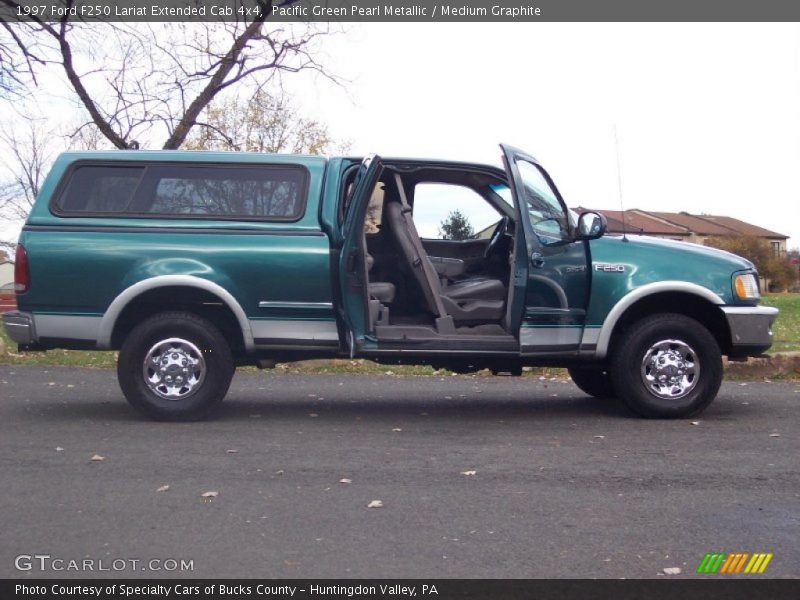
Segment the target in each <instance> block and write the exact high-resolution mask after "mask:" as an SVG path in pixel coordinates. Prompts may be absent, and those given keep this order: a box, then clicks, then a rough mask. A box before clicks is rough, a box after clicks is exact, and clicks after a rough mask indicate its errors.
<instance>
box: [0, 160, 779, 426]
mask: <svg viewBox="0 0 800 600" xmlns="http://www.w3.org/2000/svg"><path fill="white" fill-rule="evenodd" d="M501 148H502V153H503V164H504V169H501V168H497V167H494V166H488V165H482V164H468V163H458V162H450V161H437V160H422V159H419V160H418V159H388V158H386V159H384V158H380V157H378V156H370V157H367V158H364V159H363V160H362V159H359V158H346V157H337V158H323V157H317V156H294V155H265V154H248V153H214V152H182V151H153V152H151V151H113V152H74V153H73V152H71V153H65V154H62V155H61V156H60V157H59V158H58V159H57V160H56V162H55V164H54V166H53V168H52V170H51V172H50V174H49V176H48V177H47V180H46V181H45V183H44V185H43V186H42V189H41V193H40V194H39V197H38V199H37V201H36V203H35V206H34V207H33V210H32V211H31V213H30V216H29V218H28V220H27V223H26V224H25V227H24V229H23V231H22V235H21V237H20V240H19V246H18V247H17V255H16V276H15V279H16V281H15V286H16V292H17V304H18V308H19V310H18V311H14V312H10V313H6V314H5V315H4V317H3V320H4V325H5V328H6V331H7V332H8V335H9V336H10V337H11V338H12V339H13V340H14V341H15V342H17V343H18V344H19V346H20V349H22V350H26V349H28V350H34V349H35V350H45V349H48V348H72V349H108V350H119V361H118V377H119V383H120V386H121V388H122V391H123V393H124V394H125V397H126V398H127V399H128V401H129V402H130V403H131V404H132V405H133V406H134V407H136V408H137V409H138V410H140V411H141V412H142V413H144V414H145V415H147V416H149V417H152V418H155V419H166V420H188V419H197V418H201V417H203V416H205V415H206V414H208V412H209V411H210V410H211V409H213V408H214V407H215V406H216V405H218V404H219V403H220V402H221V401H222V399H223V398H224V396H225V394H226V393H227V390H228V387H229V385H230V382H231V378H232V377H233V373H234V370H235V368H236V366H237V365H258V366H261V367H269V366H274V365H275V363H276V362H277V361H281V362H286V361H292V360H303V359H309V358H323V357H363V358H367V359H370V360H373V361H377V362H381V363H387V364H397V363H411V364H428V365H432V366H434V367H437V368H438V367H444V368H448V369H452V370H454V371H457V372H471V371H476V370H479V369H490V370H491V371H492V372H494V373H498V372H503V373H511V374H516V375H519V374H520V373H521V372H522V368H523V367H524V366H527V365H548V366H561V367H566V368H568V369H569V372H570V375H571V376H572V378H573V380H574V381H575V383H576V384H577V385H578V387H580V388H581V389H582V390H583V391H584V392H586V393H588V394H590V395H592V396H596V397H600V398H602V397H618V398H620V399H622V400H623V401H624V402H625V404H627V406H629V407H630V409H632V410H633V411H634V412H636V413H637V414H639V415H642V416H645V417H667V418H669V417H685V416H689V415H693V414H696V413H698V412H700V411H701V410H703V409H704V408H705V407H706V406H708V404H709V403H710V402H711V401H712V400H713V399H714V397H715V396H716V394H717V391H718V389H719V386H720V382H721V380H722V355H727V356H728V357H729V358H731V359H740V358H743V357H747V356H753V355H757V354H760V353H762V352H764V351H765V350H767V349H768V348H769V347H770V344H771V343H772V332H771V326H772V323H773V321H774V319H775V317H776V315H777V310H776V309H773V308H767V307H762V306H759V305H758V302H759V297H760V295H759V284H758V275H757V273H756V271H755V269H754V268H753V265H752V264H751V263H750V262H748V261H747V260H745V259H743V258H741V257H738V256H735V255H732V254H728V253H726V252H721V251H718V250H713V249H711V248H706V247H703V246H697V245H693V244H687V243H682V242H672V241H668V240H660V239H654V238H644V237H634V236H622V237H612V236H610V235H609V236H604V233H605V228H606V222H605V218H604V217H603V216H602V215H601V214H599V213H595V212H585V213H582V214H579V215H578V214H575V213H574V212H573V211H571V210H570V209H569V208H567V205H566V204H565V203H564V200H563V198H562V197H561V195H560V194H559V192H558V190H557V189H556V187H555V185H554V183H553V181H552V179H551V178H550V176H549V175H548V174H547V172H546V171H545V170H544V169H543V168H542V167H541V165H540V164H539V163H538V162H537V161H536V160H535V159H534V158H532V157H531V156H529V155H527V154H525V153H524V152H522V151H520V150H518V149H516V148H513V147H510V146H505V145H502V146H501ZM455 209H457V210H458V212H457V213H454V212H453V211H454V210H455ZM448 219H449V220H448ZM476 229H478V231H477V233H475V230H476Z"/></svg>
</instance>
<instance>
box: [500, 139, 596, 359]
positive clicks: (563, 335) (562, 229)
mask: <svg viewBox="0 0 800 600" xmlns="http://www.w3.org/2000/svg"><path fill="white" fill-rule="evenodd" d="M500 147H501V148H502V150H503V161H504V163H505V168H506V173H507V174H508V179H509V183H510V185H511V191H512V192H513V196H514V203H515V205H516V209H517V217H518V219H519V222H520V223H521V224H522V228H518V230H520V229H521V230H524V234H525V242H524V244H523V245H521V247H520V245H518V246H517V247H518V250H517V268H516V272H517V274H518V275H519V274H520V273H523V272H525V273H526V275H523V278H524V282H522V285H523V286H524V291H523V292H522V293H521V294H522V297H523V301H522V303H521V304H522V306H520V309H521V310H519V312H518V313H517V314H520V316H521V322H520V324H519V327H520V329H519V332H520V333H519V341H520V351H521V352H522V354H528V355H531V354H548V355H549V354H553V353H577V351H578V349H579V346H580V341H581V337H582V335H583V327H584V323H585V320H586V306H587V302H588V294H589V277H590V273H589V269H588V258H589V256H588V244H587V243H586V242H583V241H576V240H575V235H574V233H575V232H574V224H573V223H572V221H571V217H570V213H569V209H568V208H567V206H566V204H565V203H564V200H563V198H562V197H561V194H559V192H558V189H557V188H556V186H555V184H554V183H553V181H552V179H550V176H549V175H548V174H547V172H546V171H545V170H544V169H543V168H542V167H541V165H539V163H538V161H537V160H536V159H535V158H533V157H532V156H530V155H528V154H526V153H525V152H523V151H522V150H519V149H517V148H514V147H512V146H507V145H505V144H500ZM526 250H527V252H525V251H526ZM523 252H524V254H523ZM521 261H522V262H524V264H520V262H521ZM514 284H515V287H516V286H517V285H519V284H520V282H519V281H518V280H517V279H516V278H515V282H514ZM515 291H516V290H515ZM515 300H516V294H515Z"/></svg>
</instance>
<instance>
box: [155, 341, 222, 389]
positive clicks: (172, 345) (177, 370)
mask: <svg viewBox="0 0 800 600" xmlns="http://www.w3.org/2000/svg"><path fill="white" fill-rule="evenodd" d="M142 375H143V376H144V381H145V383H146V384H147V387H148V388H150V391H151V392H153V393H154V394H156V395H157V396H159V397H161V398H164V399H166V400H183V399H184V398H188V397H189V396H191V395H192V394H194V393H195V392H196V391H197V390H199V389H200V386H201V384H202V383H203V380H204V379H205V376H206V361H205V359H204V358H203V353H202V352H201V351H200V349H199V348H198V347H197V346H195V345H194V344H193V343H191V342H189V341H186V340H184V339H181V338H169V339H166V340H161V341H160V342H157V343H156V344H155V345H153V347H152V348H150V351H149V352H148V353H147V355H146V356H145V359H144V364H143V365H142Z"/></svg>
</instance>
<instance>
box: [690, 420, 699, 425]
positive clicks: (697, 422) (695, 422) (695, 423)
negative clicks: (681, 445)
mask: <svg viewBox="0 0 800 600" xmlns="http://www.w3.org/2000/svg"><path fill="white" fill-rule="evenodd" d="M692 425H700V421H692Z"/></svg>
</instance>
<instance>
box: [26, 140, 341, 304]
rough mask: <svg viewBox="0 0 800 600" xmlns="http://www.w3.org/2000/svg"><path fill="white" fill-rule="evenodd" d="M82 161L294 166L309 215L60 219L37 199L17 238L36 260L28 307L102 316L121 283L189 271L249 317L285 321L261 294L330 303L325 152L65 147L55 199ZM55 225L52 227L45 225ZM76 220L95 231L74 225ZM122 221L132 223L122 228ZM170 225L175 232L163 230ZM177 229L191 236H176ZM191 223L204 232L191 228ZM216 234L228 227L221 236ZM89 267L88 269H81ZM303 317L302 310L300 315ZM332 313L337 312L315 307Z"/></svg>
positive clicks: (49, 182)
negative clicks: (322, 218) (304, 181)
mask: <svg viewBox="0 0 800 600" xmlns="http://www.w3.org/2000/svg"><path fill="white" fill-rule="evenodd" d="M76 160H103V161H112V160H124V161H131V160H157V161H160V162H170V161H174V162H177V163H180V162H193V161H198V160H202V161H207V162H217V163H220V164H224V163H235V164H242V163H249V164H292V165H298V164H299V165H301V166H303V167H305V168H306V169H307V170H308V171H309V173H310V181H309V197H308V202H307V206H306V211H305V214H304V215H303V217H302V218H301V219H300V220H298V221H297V222H295V223H291V224H287V223H285V222H274V223H270V222H264V221H235V222H232V221H212V220H191V219H180V218H173V219H165V218H152V219H151V218H95V217H70V218H64V217H57V216H55V215H53V214H51V213H50V211H49V207H48V202H46V201H41V202H37V203H36V204H35V206H34V208H33V210H32V211H31V214H30V216H29V218H28V222H27V225H29V226H34V227H33V230H26V231H23V233H22V236H21V238H20V242H21V243H22V244H23V245H24V246H25V248H26V250H27V252H28V256H29V258H30V265H31V267H30V268H31V281H32V285H31V289H30V291H29V292H27V293H26V294H22V295H20V296H19V298H18V304H19V307H20V309H21V310H24V311H29V312H33V313H43V312H45V311H60V312H67V313H73V314H77V313H100V314H102V313H103V312H104V311H105V310H106V309H107V308H108V306H109V305H110V303H111V302H112V301H113V300H114V298H115V297H116V296H117V295H118V294H120V293H121V292H122V291H123V290H125V289H126V288H128V287H130V286H131V285H133V284H135V283H137V282H139V281H143V280H145V279H149V278H152V277H156V276H159V275H190V276H195V277H200V278H203V279H207V280H209V281H212V282H214V283H217V284H218V285H220V286H222V287H223V288H225V289H226V290H228V291H229V292H230V293H231V294H232V295H233V296H234V298H235V299H236V300H237V302H238V303H239V304H240V305H241V306H242V308H243V309H244V311H245V313H246V315H247V317H248V318H252V319H258V318H286V317H287V316H288V315H286V314H285V313H284V312H283V311H280V310H278V311H275V310H271V309H268V308H267V309H262V308H259V306H258V303H259V302H261V301H286V302H332V289H331V279H330V246H329V242H328V238H327V237H325V236H324V235H292V232H297V233H300V234H303V233H319V222H318V220H317V219H318V216H317V215H318V209H319V203H320V199H321V193H322V181H323V175H324V172H325V166H326V160H325V159H323V158H320V157H306V156H280V155H263V154H247V153H216V152H202V153H198V152H163V151H161V152H138V151H134V152H128V151H124V152H121V151H114V152H88V153H87V152H80V153H66V154H62V155H61V156H60V157H59V158H58V159H57V160H56V162H55V164H54V166H53V168H52V170H51V172H50V174H49V175H48V177H47V179H46V180H45V182H44V184H43V186H42V190H41V193H40V198H42V199H48V198H50V196H51V195H52V194H53V192H54V190H55V189H56V187H57V185H58V182H59V180H60V178H61V176H62V174H63V173H64V172H65V171H66V169H67V168H68V167H69V165H70V164H71V163H72V162H74V161H76ZM48 226H49V227H53V229H52V230H48ZM70 227H88V228H97V230H95V231H70ZM119 228H125V229H124V230H120V229H119ZM165 228H169V230H164V231H161V230H162V229H165ZM176 228H178V229H180V230H181V231H185V232H186V233H175V230H176ZM193 229H202V230H203V231H202V232H198V233H192V230H193ZM215 232H219V233H220V234H221V233H224V235H220V234H217V233H215ZM76 265H91V269H85V270H83V269H76V268H75V266H76ZM296 316H300V315H296ZM313 316H314V317H316V318H330V319H332V318H334V315H333V310H332V309H330V310H321V311H315V314H314V315H313Z"/></svg>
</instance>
